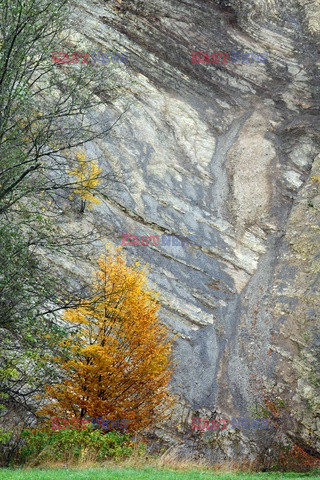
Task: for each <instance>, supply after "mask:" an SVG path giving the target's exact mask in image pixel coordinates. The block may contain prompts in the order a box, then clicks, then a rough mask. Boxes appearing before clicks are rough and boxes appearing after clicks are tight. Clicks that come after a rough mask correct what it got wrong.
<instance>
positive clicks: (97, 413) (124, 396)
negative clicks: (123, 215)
mask: <svg viewBox="0 0 320 480" xmlns="http://www.w3.org/2000/svg"><path fill="white" fill-rule="evenodd" d="M98 264H99V267H100V271H99V272H98V273H97V277H96V281H95V282H94V286H93V287H94V288H93V289H94V296H93V297H92V299H91V300H90V301H83V302H81V305H80V306H79V307H77V308H75V309H70V310H67V311H66V314H65V316H64V320H66V321H68V322H71V323H73V324H79V325H80V326H81V328H80V332H79V333H78V334H77V335H76V336H75V337H74V338H73V339H72V340H70V341H69V342H70V344H69V345H70V353H71V355H70V358H69V359H62V358H59V359H57V362H59V363H60V364H61V367H62V369H63V371H64V372H65V374H66V377H67V379H66V380H65V382H64V383H62V384H59V385H53V386H48V387H47V398H49V399H51V402H50V403H49V404H48V405H47V406H46V407H45V408H44V409H42V411H41V412H40V413H42V414H49V415H57V414H58V415H59V414H60V415H61V416H64V417H66V418H70V417H76V418H79V417H84V416H89V417H102V418H113V419H117V418H122V419H130V420H131V421H130V423H129V430H131V431H137V430H140V429H142V428H145V427H146V426H148V425H149V424H150V423H151V422H153V421H155V420H156V419H159V415H160V412H163V411H164V409H165V408H166V407H168V406H169V404H171V400H170V398H171V397H170V395H169V393H168V389H167V385H168V382H169V380H170V377H171V374H172V368H173V366H172V361H171V359H170V356H171V349H172V338H170V336H169V333H168V330H167V328H166V327H165V326H164V325H163V324H162V323H161V322H160V320H159V317H158V311H159V303H158V301H157V297H156V294H155V292H153V291H152V290H149V289H148V287H147V280H146V272H145V270H144V269H139V267H138V264H136V265H135V266H127V265H126V259H125V258H124V256H123V255H122V253H121V249H117V253H116V255H115V256H113V257H112V256H111V255H102V256H101V258H100V260H99V262H98Z"/></svg>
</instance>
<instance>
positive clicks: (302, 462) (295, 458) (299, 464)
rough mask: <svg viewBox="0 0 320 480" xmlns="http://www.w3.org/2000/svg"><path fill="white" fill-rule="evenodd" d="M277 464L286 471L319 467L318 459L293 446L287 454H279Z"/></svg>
mask: <svg viewBox="0 0 320 480" xmlns="http://www.w3.org/2000/svg"><path fill="white" fill-rule="evenodd" d="M279 464H280V465H281V467H282V468H284V469H286V470H292V471H295V470H298V471H302V470H310V469H313V468H316V467H319V465H320V464H319V459H317V458H314V457H312V456H311V455H309V454H308V453H307V452H305V451H304V450H303V449H302V448H301V447H298V445H293V447H292V449H291V450H289V452H286V453H281V454H280V458H279Z"/></svg>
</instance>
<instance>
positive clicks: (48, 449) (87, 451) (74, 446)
mask: <svg viewBox="0 0 320 480" xmlns="http://www.w3.org/2000/svg"><path fill="white" fill-rule="evenodd" d="M22 437H23V439H24V444H23V446H22V447H21V448H20V451H19V455H18V459H19V461H20V463H29V464H30V463H31V464H33V465H39V464H40V463H43V462H45V461H48V460H52V459H53V460H56V461H57V462H61V461H63V462H70V461H71V462H79V461H86V460H89V459H90V460H93V461H102V460H106V459H111V458H113V459H123V458H125V457H130V456H131V455H132V453H133V451H134V443H133V442H132V441H130V435H129V434H121V433H119V432H117V431H112V432H108V433H105V434H104V433H103V432H102V431H99V430H92V428H91V427H90V426H89V427H86V428H82V429H67V428H63V429H61V430H58V431H56V430H49V429H45V430H30V429H28V430H24V431H23V432H22ZM137 451H138V454H142V453H143V452H144V448H142V447H141V445H138V449H137Z"/></svg>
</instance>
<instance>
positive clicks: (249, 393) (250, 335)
mask: <svg viewBox="0 0 320 480" xmlns="http://www.w3.org/2000/svg"><path fill="white" fill-rule="evenodd" d="M70 30H71V33H72V40H73V42H74V45H75V46H77V50H78V51H80V50H81V51H88V52H90V51H103V52H108V51H111V50H113V51H119V52H128V53H129V62H128V64H126V65H124V64H119V65H116V66H113V65H107V64H106V65H101V66H100V67H99V68H103V69H105V73H104V74H105V75H106V78H107V77H108V75H109V73H110V72H111V70H112V72H113V74H115V75H116V77H117V79H118V82H119V83H120V84H121V86H122V90H121V95H120V96H118V98H117V100H115V101H112V102H111V100H110V97H109V93H108V91H101V92H97V93H96V94H97V95H98V96H100V98H101V99H102V100H103V101H104V105H103V106H102V107H101V109H100V110H99V111H97V112H95V114H96V115H97V118H98V119H99V121H101V122H102V124H103V125H108V124H111V123H112V121H113V119H114V118H116V116H117V114H118V113H119V112H121V111H122V110H123V109H124V108H127V111H126V113H125V115H123V116H122V117H121V120H120V122H119V123H117V125H116V126H115V127H114V128H113V130H112V131H111V133H110V135H109V136H106V137H105V138H103V139H101V140H98V141H96V142H93V143H90V144H89V145H88V155H91V156H93V157H94V156H95V155H97V156H100V157H101V158H103V162H102V166H103V167H104V168H109V169H112V170H114V171H115V172H117V175H119V174H120V177H121V183H119V184H117V185H113V184H110V185H108V186H107V188H106V192H105V202H104V203H103V204H101V205H100V206H97V207H95V209H94V210H93V211H92V212H91V213H87V214H86V215H85V216H84V217H83V218H82V219H81V220H79V221H81V222H83V224H84V225H85V224H86V222H87V223H88V222H89V223H91V224H93V225H95V226H96V228H97V230H98V231H99V233H100V235H101V237H102V238H103V242H104V241H105V240H106V239H108V240H111V241H113V242H114V243H115V244H116V245H120V244H121V235H122V234H131V235H137V236H139V237H140V236H143V235H158V236H161V235H163V234H167V235H183V236H188V235H196V236H197V241H196V242H195V245H193V246H187V247H186V246H185V247H179V246H162V245H161V242H160V244H159V245H158V246H153V247H139V246H135V247H133V246H132V247H125V249H126V250H127V252H128V256H129V258H134V259H139V260H140V261H141V262H143V263H148V264H149V265H150V280H151V282H152V284H153V285H154V287H155V288H156V289H158V290H159V291H160V292H161V303H162V318H163V320H164V321H165V322H166V323H167V324H168V325H170V326H172V327H173V328H174V330H175V331H176V332H178V333H179V339H178V340H177V342H176V349H175V353H176V358H177V359H178V362H179V363H178V366H177V369H176V374H175V377H174V379H173V382H172V390H173V392H175V394H176V395H177V396H178V398H179V401H178V402H177V407H176V410H175V411H174V412H173V415H172V418H171V423H170V424H167V425H162V426H159V428H158V429H157V430H156V432H155V437H154V439H156V438H160V437H161V438H162V439H164V440H166V441H167V442H168V444H170V445H173V446H175V447H176V450H177V451H178V452H179V453H181V455H183V454H184V455H193V456H197V455H200V456H205V457H206V458H209V459H211V460H219V459H222V458H235V456H239V457H241V458H256V457H257V455H258V454H259V452H260V453H261V452H262V453H263V452H267V451H270V448H272V446H273V445H274V444H273V443H272V442H274V441H275V439H278V438H279V440H280V439H282V440H283V438H284V437H289V438H290V439H291V440H292V441H293V443H294V444H297V445H299V446H300V447H303V448H304V449H305V450H306V451H308V452H309V453H312V454H314V455H319V454H320V416H319V415H320V404H319V385H320V383H319V373H318V372H319V338H320V337H319V273H320V266H319V265H320V264H319V253H320V248H319V247H320V240H319V218H320V200H319V198H320V197H319V195H320V182H318V181H317V180H316V179H313V181H312V180H311V177H312V176H313V177H316V176H317V175H320V165H319V156H318V157H317V155H318V153H319V144H320V137H319V127H320V119H319V106H320V97H319V48H320V45H319V39H320V4H319V2H318V1H316V0H314V1H303V0H286V1H283V0H264V1H260V0H249V1H240V0H239V1H238V0H230V1H222V0H221V1H213V0H212V1H204V0H184V1H178V0H130V1H129V0H109V1H103V0H99V1H97V0H96V1H90V0H80V1H77V2H74V10H73V13H72V16H71V17H70ZM192 50H197V51H202V52H207V53H209V54H211V53H212V52H232V51H241V52H268V53H269V62H268V63H243V64H242V63H231V62H229V63H226V64H222V63H217V64H210V63H199V64H197V63H192V62H191V51H192ZM88 68H93V67H92V66H91V67H90V65H88ZM316 158H317V159H318V160H316ZM312 169H313V171H312V172H311V170H312ZM103 242H102V243H103ZM102 243H101V245H102ZM98 246H99V245H97V246H96V247H95V249H93V251H92V255H91V256H92V260H94V259H95V257H96V255H98V254H99V248H97V247H98ZM253 409H255V411H256V412H258V413H259V412H260V414H261V412H262V411H263V414H264V415H266V416H269V417H270V418H272V419H273V427H272V428H273V429H272V430H271V431H258V432H250V431H241V432H232V430H230V429H228V430H225V431H224V432H221V433H219V435H218V436H216V437H215V440H214V441H212V440H207V437H206V435H207V434H206V433H204V432H194V430H192V429H191V416H201V417H205V418H213V417H215V416H217V417H220V418H231V417H232V416H242V417H249V416H251V414H252V412H253ZM258 416H259V415H258ZM260 416H261V415H260ZM266 455H267V454H266Z"/></svg>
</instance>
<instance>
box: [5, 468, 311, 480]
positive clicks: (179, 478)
mask: <svg viewBox="0 0 320 480" xmlns="http://www.w3.org/2000/svg"><path fill="white" fill-rule="evenodd" d="M0 478H1V480H212V479H217V480H237V479H240V480H255V479H260V480H280V479H295V480H298V479H306V478H307V479H310V480H316V479H318V480H320V475H319V474H318V475H317V474H313V475H312V474H311V473H252V474H248V473H219V474H214V473H210V472H207V471H206V472H205V471H191V470H188V471H175V470H168V469H163V470H160V469H153V468H144V469H140V470H138V469H133V468H130V469H129V468H128V469H115V468H110V469H109V468H101V469H97V468H89V469H83V470H73V469H70V470H69V469H53V470H41V469H30V470H7V469H0Z"/></svg>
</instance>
